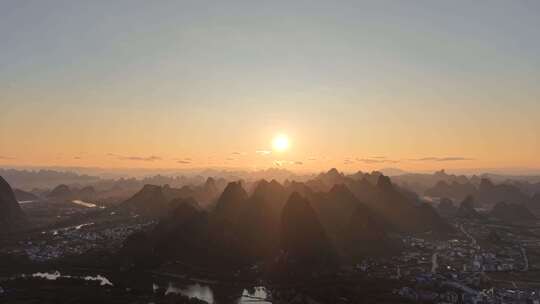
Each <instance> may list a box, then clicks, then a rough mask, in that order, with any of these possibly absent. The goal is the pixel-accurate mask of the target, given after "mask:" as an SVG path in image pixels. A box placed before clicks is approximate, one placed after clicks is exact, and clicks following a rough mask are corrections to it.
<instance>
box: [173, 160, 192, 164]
mask: <svg viewBox="0 0 540 304" xmlns="http://www.w3.org/2000/svg"><path fill="white" fill-rule="evenodd" d="M176 162H177V163H179V164H191V160H187V159H180V160H177V161H176Z"/></svg>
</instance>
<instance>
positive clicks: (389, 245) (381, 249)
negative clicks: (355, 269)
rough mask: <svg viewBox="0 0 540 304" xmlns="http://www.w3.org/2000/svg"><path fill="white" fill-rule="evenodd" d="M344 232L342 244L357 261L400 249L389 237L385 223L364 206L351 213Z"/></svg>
mask: <svg viewBox="0 0 540 304" xmlns="http://www.w3.org/2000/svg"><path fill="white" fill-rule="evenodd" d="M342 233H343V239H342V240H341V242H340V243H341V244H340V246H341V247H342V248H343V251H344V254H345V256H346V257H347V258H349V259H350V260H351V261H353V262H356V263H358V262H360V261H361V260H363V259H365V258H367V257H380V256H389V255H393V254H396V253H397V251H398V249H399V244H398V243H397V242H395V241H393V240H391V239H389V238H388V235H387V229H386V228H385V226H384V223H382V222H381V221H380V220H379V219H377V218H376V217H375V215H374V214H372V213H371V212H370V211H369V210H367V209H366V208H365V207H363V206H359V207H358V208H357V209H356V210H355V211H354V212H353V213H352V214H351V216H350V218H349V220H348V221H347V224H346V226H345V229H344V231H343V232H342Z"/></svg>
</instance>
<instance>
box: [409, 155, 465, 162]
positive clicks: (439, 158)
mask: <svg viewBox="0 0 540 304" xmlns="http://www.w3.org/2000/svg"><path fill="white" fill-rule="evenodd" d="M411 160H412V161H436V162H446V161H463V160H474V158H468V157H462V156H453V157H423V158H417V159H411Z"/></svg>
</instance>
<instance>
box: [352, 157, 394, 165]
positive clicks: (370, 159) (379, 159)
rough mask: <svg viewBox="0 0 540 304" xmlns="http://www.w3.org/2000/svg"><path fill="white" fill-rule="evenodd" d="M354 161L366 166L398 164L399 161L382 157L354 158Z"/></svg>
mask: <svg viewBox="0 0 540 304" xmlns="http://www.w3.org/2000/svg"><path fill="white" fill-rule="evenodd" d="M356 161H358V162H361V163H366V164H382V163H391V164H396V163H399V160H392V159H386V157H384V156H376V157H366V158H356Z"/></svg>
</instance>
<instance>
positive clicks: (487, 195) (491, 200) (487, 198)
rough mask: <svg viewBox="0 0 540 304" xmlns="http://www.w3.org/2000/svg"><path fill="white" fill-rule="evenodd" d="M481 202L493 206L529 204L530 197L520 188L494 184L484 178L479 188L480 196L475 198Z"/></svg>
mask: <svg viewBox="0 0 540 304" xmlns="http://www.w3.org/2000/svg"><path fill="white" fill-rule="evenodd" d="M475 198H477V199H478V201H479V202H481V203H482V204H486V205H491V206H493V205H494V204H496V203H498V202H501V201H505V202H509V203H513V204H527V203H528V202H529V201H530V197H529V196H527V195H526V194H524V193H523V192H521V190H519V188H517V187H516V186H513V185H509V184H498V185H495V184H493V183H492V182H491V181H490V180H489V179H486V178H483V179H481V181H480V185H479V187H478V194H477V196H476V197H475Z"/></svg>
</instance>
